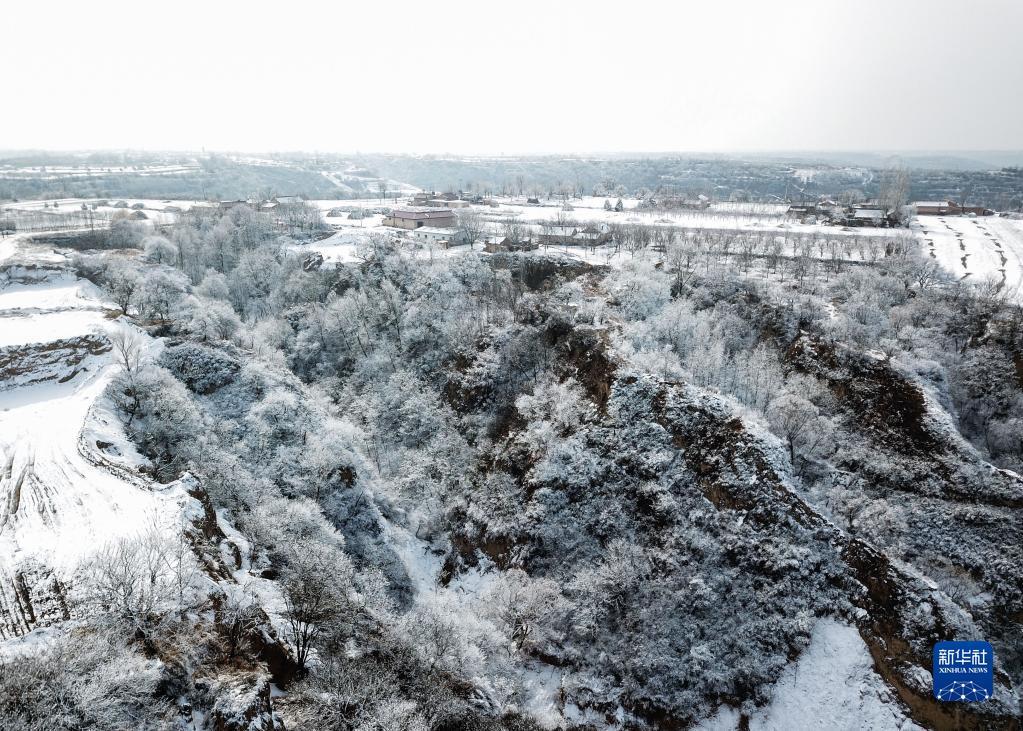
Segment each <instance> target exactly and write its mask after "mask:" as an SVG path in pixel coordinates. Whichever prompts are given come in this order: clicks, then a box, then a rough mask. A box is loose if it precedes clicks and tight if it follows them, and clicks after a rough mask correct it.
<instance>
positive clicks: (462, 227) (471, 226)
mask: <svg viewBox="0 0 1023 731" xmlns="http://www.w3.org/2000/svg"><path fill="white" fill-rule="evenodd" d="M484 230H485V226H484V223H483V216H481V215H480V212H479V211H477V210H475V209H472V208H466V209H465V210H462V211H460V212H459V214H458V231H459V233H461V234H462V238H464V239H465V243H467V244H469V248H470V249H471V248H473V246H474V245H475V244H476V242H477V241H479V240H480V238H481V237H482V236H483V231H484Z"/></svg>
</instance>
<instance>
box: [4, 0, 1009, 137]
mask: <svg viewBox="0 0 1023 731" xmlns="http://www.w3.org/2000/svg"><path fill="white" fill-rule="evenodd" d="M0 26H3V27H4V28H5V29H6V31H7V32H3V33H0V74H2V77H0V78H2V83H0V149H4V148H6V149H27V148H37V149H63V150H67V149H125V148H130V149H153V150H161V149H165V150H166V149H171V150H198V149H200V148H205V149H206V150H231V151H253V152H256V151H259V152H267V151H294V150H307V151H321V152H328V151H331V152H411V153H445V152H448V153H462V154H525V153H587V152H610V151H623V152H655V151H656V152H661V151H685V152H736V151H772V150H788V151H813V150H836V151H839V150H876V151H884V150H947V151H956V150H1019V149H1023V91H1021V90H1023V42H1021V38H1020V31H1021V29H1023V1H1021V0H972V2H969V3H967V2H961V1H958V2H950V1H947V0H858V1H857V2H845V1H842V2H839V1H838V0H813V1H812V2H811V1H809V0H785V1H784V2H774V3H768V2H763V1H762V0H729V2H708V0H700V1H699V2H688V1H683V0H676V1H675V2H658V1H656V0H647V1H646V2H636V3H626V2H620V1H619V2H603V1H600V0H588V1H581V2H569V1H562V2H559V1H558V0H545V1H544V2H534V1H533V0H516V1H515V2H506V3H492V2H479V1H477V2H463V1H462V0H445V2H433V3H431V2H423V1H422V0H418V1H417V2H404V0H402V1H397V0H388V1H385V2H319V3H313V2H304V1H303V0H291V1H290V2H280V1H279V0H278V2H273V3H269V2H267V3H263V2H240V1H238V2H227V1H222V2H217V1H216V0H206V1H205V2H161V3H154V2H121V1H120V0H108V1H106V2H103V3H82V2H63V1H56V2H55V1H53V0H50V1H48V2H44V3H29V2H19V3H17V4H5V6H4V7H3V8H2V9H0Z"/></svg>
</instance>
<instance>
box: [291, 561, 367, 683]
mask: <svg viewBox="0 0 1023 731" xmlns="http://www.w3.org/2000/svg"><path fill="white" fill-rule="evenodd" d="M350 580H351V566H350V564H348V563H347V562H346V558H345V556H344V554H342V553H340V552H338V551H335V550H332V549H331V548H330V547H329V546H324V545H322V544H315V543H311V544H309V545H303V546H299V547H296V550H295V553H294V554H293V556H292V559H291V562H290V565H289V567H288V571H287V576H286V578H285V581H284V607H285V611H284V618H285V619H286V620H287V622H288V629H289V633H288V634H289V638H290V640H291V643H292V646H293V647H294V649H295V660H296V661H297V662H298V665H299V667H300V668H303V669H304V668H305V666H306V663H307V662H308V660H309V653H310V651H311V650H312V648H313V645H314V644H315V643H316V641H317V640H318V639H319V637H320V634H321V633H322V632H323V630H324V629H325V628H326V627H327V626H329V625H331V624H332V623H334V622H335V621H337V620H338V619H339V618H340V617H341V615H342V613H343V612H344V610H345V609H346V608H347V606H348V599H347V595H346V585H347V584H348V583H350Z"/></svg>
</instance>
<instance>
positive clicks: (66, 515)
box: [0, 239, 192, 638]
mask: <svg viewBox="0 0 1023 731" xmlns="http://www.w3.org/2000/svg"><path fill="white" fill-rule="evenodd" d="M4 256H5V258H6V261H4V262H0V266H3V267H4V272H5V275H6V276H5V279H6V280H7V286H6V287H4V288H3V289H0V364H2V365H3V368H2V372H0V638H8V637H11V636H17V635H21V634H24V633H25V632H27V631H29V630H31V629H32V628H33V627H35V626H38V625H41V624H46V623H47V621H48V620H51V619H54V618H59V617H61V616H64V617H66V616H68V613H69V609H68V606H67V604H66V595H67V591H68V588H69V586H71V585H73V582H74V575H75V572H76V571H77V570H79V568H80V566H81V564H82V563H83V561H85V560H87V559H88V557H89V556H90V555H91V553H92V552H94V551H96V550H98V549H100V548H102V547H103V546H104V545H106V544H108V543H109V542H111V541H114V540H117V539H118V538H121V537H126V536H130V535H134V534H136V533H138V532H139V531H140V530H142V529H143V528H145V527H146V526H149V525H151V524H152V523H153V521H156V522H157V523H161V522H165V521H172V522H176V521H178V520H179V519H180V515H181V514H182V511H183V510H184V509H185V508H186V507H188V506H189V505H190V504H191V502H192V498H191V497H189V495H188V494H187V492H186V491H185V490H184V488H183V487H181V486H180V485H177V484H172V485H169V486H161V485H156V484H154V483H153V482H151V481H150V480H148V479H147V478H145V477H143V476H142V475H140V474H139V473H138V471H137V470H136V469H134V467H135V466H136V465H137V464H138V457H137V456H132V455H134V450H133V449H132V448H131V447H130V446H129V445H128V443H127V441H126V440H125V439H124V438H123V435H122V434H121V431H120V424H119V423H118V422H117V421H116V420H115V419H114V418H113V417H112V415H109V414H107V413H105V412H104V410H103V408H102V402H101V397H102V395H103V391H104V388H105V387H106V385H107V384H108V383H109V381H110V379H111V378H112V377H113V375H114V374H115V373H116V372H117V369H118V366H117V365H116V364H115V362H114V360H113V358H112V355H111V352H110V349H109V347H108V346H107V345H106V343H105V341H104V339H103V333H104V332H106V331H109V329H110V328H111V327H113V326H117V323H115V322H112V321H111V319H110V318H109V313H110V310H111V306H108V305H107V303H106V302H104V301H103V299H102V298H101V296H100V294H99V292H98V290H96V288H95V287H93V286H92V285H91V284H89V283H87V282H83V281H80V280H76V279H75V278H74V276H73V275H71V274H70V273H69V272H68V271H67V269H66V266H64V267H62V266H58V265H56V264H55V262H54V261H53V257H52V255H51V254H49V253H47V252H45V251H39V250H35V249H34V248H33V247H32V246H31V245H28V244H27V243H25V242H24V241H19V240H17V239H12V240H8V241H7V242H5V249H4ZM103 450H106V451H105V452H104V451H103Z"/></svg>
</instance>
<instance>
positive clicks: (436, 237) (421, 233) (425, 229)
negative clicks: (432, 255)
mask: <svg viewBox="0 0 1023 731" xmlns="http://www.w3.org/2000/svg"><path fill="white" fill-rule="evenodd" d="M412 235H413V236H415V239H416V241H418V242H420V243H423V244H440V245H441V246H443V247H444V248H445V249H446V248H448V247H449V246H456V245H458V244H464V243H465V236H464V234H462V232H461V231H459V230H458V229H456V228H438V227H436V226H421V227H420V228H417V229H416V230H415V233H414V234H412Z"/></svg>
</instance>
